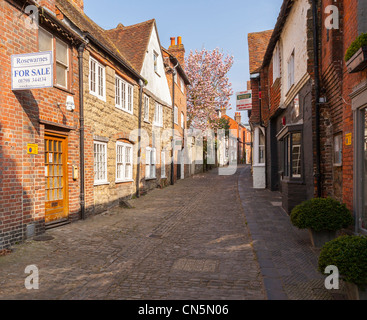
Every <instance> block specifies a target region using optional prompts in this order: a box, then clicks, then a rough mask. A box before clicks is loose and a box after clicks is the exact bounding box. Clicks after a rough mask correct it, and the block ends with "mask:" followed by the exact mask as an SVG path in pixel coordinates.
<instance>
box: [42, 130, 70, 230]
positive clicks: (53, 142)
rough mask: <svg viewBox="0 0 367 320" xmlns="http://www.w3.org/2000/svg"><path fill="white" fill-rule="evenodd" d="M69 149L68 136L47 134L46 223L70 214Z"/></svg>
mask: <svg viewBox="0 0 367 320" xmlns="http://www.w3.org/2000/svg"><path fill="white" fill-rule="evenodd" d="M67 151H68V150H67V139H66V137H62V136H54V135H45V178H46V179H45V180H46V200H45V207H46V208H45V209H46V211H45V220H46V223H49V222H54V221H58V220H63V219H67V218H68V216H69V208H68V206H69V204H68V183H67V182H68V179H67V178H68V174H67V173H68V172H67Z"/></svg>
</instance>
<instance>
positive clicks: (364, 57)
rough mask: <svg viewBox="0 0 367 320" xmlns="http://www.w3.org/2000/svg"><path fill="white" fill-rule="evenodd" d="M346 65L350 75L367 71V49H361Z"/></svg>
mask: <svg viewBox="0 0 367 320" xmlns="http://www.w3.org/2000/svg"><path fill="white" fill-rule="evenodd" d="M346 63H347V68H348V72H349V73H355V72H359V71H362V70H363V69H365V68H366V67H367V47H362V48H360V49H359V50H358V51H357V52H356V53H355V54H354V55H353V57H351V58H350V59H349V60H348V61H347V62H346Z"/></svg>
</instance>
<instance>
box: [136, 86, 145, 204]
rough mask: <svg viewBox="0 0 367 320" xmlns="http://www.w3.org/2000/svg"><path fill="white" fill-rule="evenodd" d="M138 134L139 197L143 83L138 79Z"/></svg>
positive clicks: (137, 182)
mask: <svg viewBox="0 0 367 320" xmlns="http://www.w3.org/2000/svg"><path fill="white" fill-rule="evenodd" d="M139 87H140V89H139V134H138V168H137V174H136V175H137V178H136V197H137V198H140V166H141V163H140V162H141V119H142V105H143V88H144V83H143V81H142V80H139Z"/></svg>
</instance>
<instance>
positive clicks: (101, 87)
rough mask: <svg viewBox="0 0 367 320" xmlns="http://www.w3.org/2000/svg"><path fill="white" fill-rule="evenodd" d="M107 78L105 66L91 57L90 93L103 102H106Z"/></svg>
mask: <svg viewBox="0 0 367 320" xmlns="http://www.w3.org/2000/svg"><path fill="white" fill-rule="evenodd" d="M105 78H106V68H105V66H103V65H102V64H100V63H99V62H98V61H97V60H95V59H93V58H92V57H91V58H90V60H89V92H90V93H91V94H92V95H94V96H96V97H98V98H100V99H102V100H106V87H105Z"/></svg>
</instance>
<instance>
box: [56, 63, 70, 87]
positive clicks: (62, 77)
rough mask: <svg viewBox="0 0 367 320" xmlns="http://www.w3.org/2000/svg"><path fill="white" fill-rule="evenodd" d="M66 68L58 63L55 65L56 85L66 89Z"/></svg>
mask: <svg viewBox="0 0 367 320" xmlns="http://www.w3.org/2000/svg"><path fill="white" fill-rule="evenodd" d="M66 75H67V68H66V67H65V66H63V65H61V64H59V63H56V83H57V84H59V85H60V86H63V87H66V84H67V80H66V79H67V76H66Z"/></svg>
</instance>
